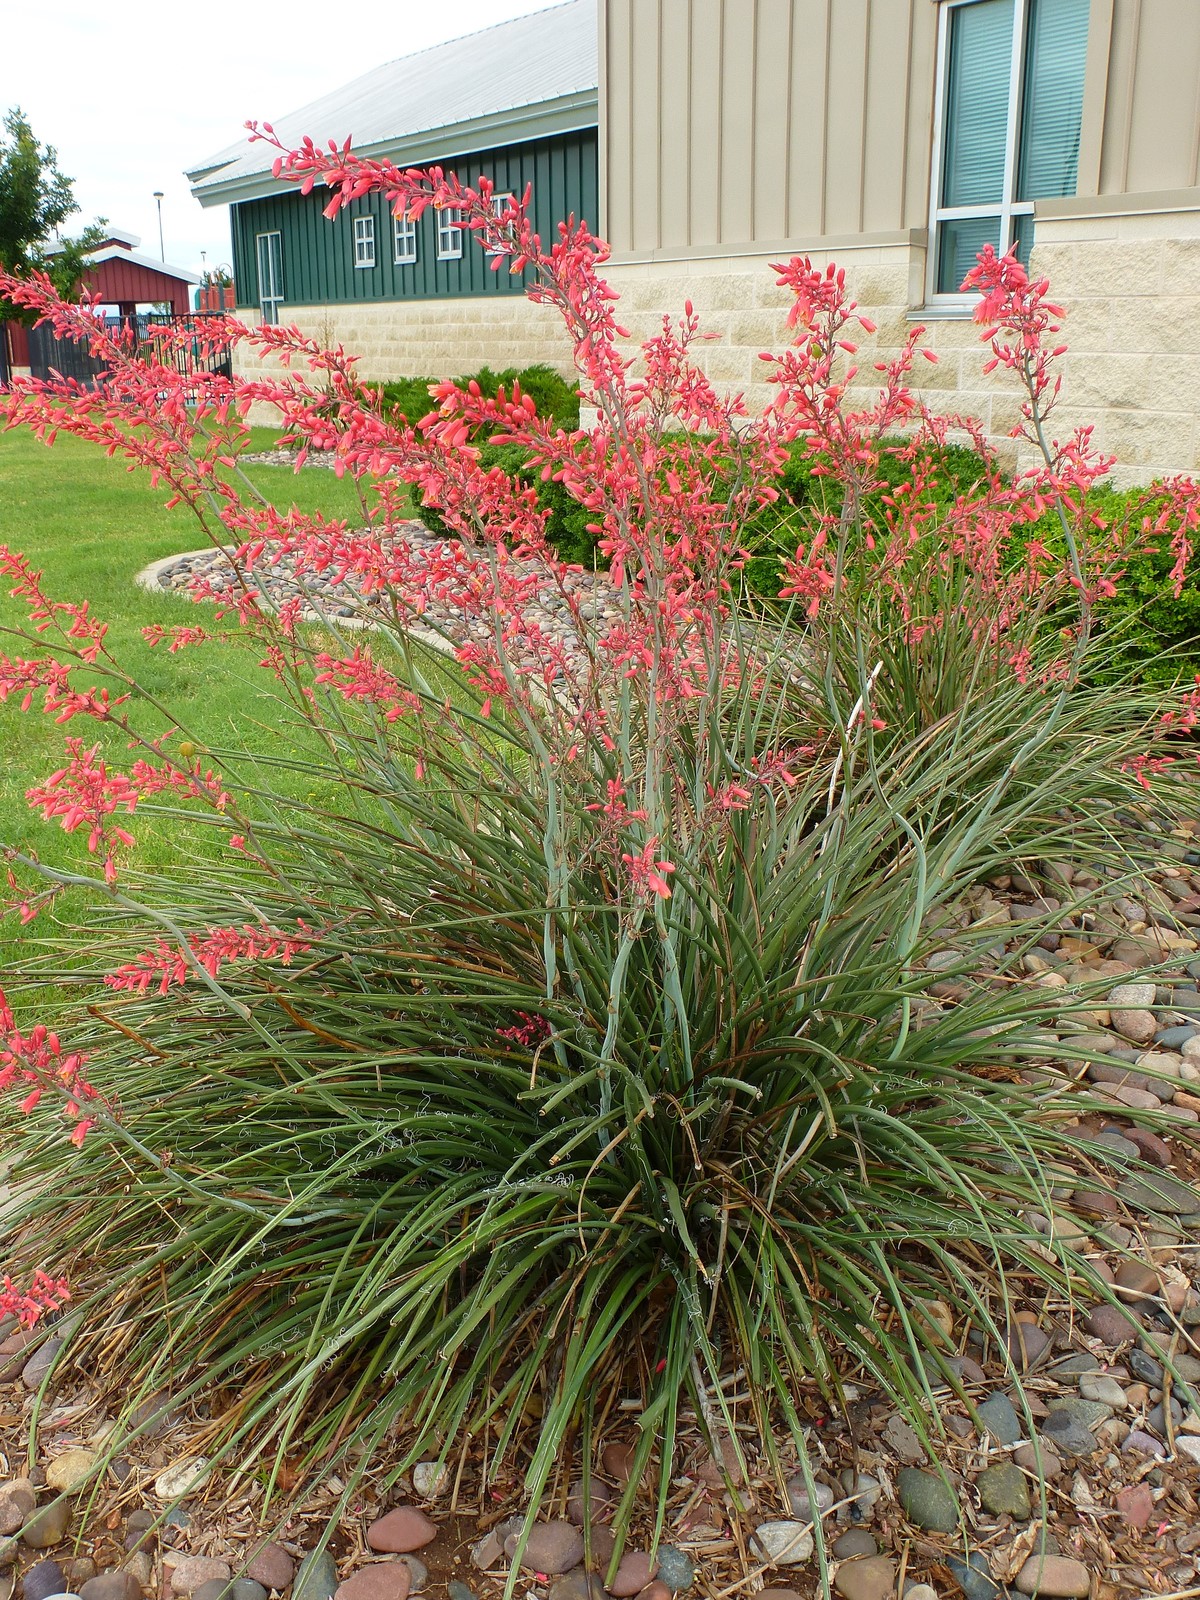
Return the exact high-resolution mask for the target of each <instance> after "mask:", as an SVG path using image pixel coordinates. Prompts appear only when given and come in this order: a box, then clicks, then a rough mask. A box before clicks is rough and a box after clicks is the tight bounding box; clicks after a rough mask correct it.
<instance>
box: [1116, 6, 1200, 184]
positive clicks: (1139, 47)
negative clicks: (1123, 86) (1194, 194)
mask: <svg viewBox="0 0 1200 1600" xmlns="http://www.w3.org/2000/svg"><path fill="white" fill-rule="evenodd" d="M1133 43H1134V50H1133V60H1132V63H1131V65H1132V79H1133V81H1132V93H1131V94H1130V96H1129V101H1130V112H1129V132H1128V139H1129V148H1128V155H1127V159H1126V161H1125V163H1124V167H1125V173H1124V177H1125V183H1124V189H1125V192H1126V193H1128V194H1137V193H1139V192H1142V191H1145V190H1153V189H1183V188H1189V187H1190V186H1191V185H1193V184H1194V183H1195V182H1196V170H1195V164H1194V163H1195V147H1196V143H1195V121H1196V90H1197V82H1198V80H1200V4H1197V0H1152V3H1151V4H1146V3H1144V0H1143V4H1142V5H1141V7H1140V8H1139V12H1138V17H1137V27H1136V32H1135V35H1134V41H1133Z"/></svg>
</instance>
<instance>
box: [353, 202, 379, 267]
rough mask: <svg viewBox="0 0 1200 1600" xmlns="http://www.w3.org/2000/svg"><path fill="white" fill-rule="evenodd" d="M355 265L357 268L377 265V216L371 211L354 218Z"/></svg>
mask: <svg viewBox="0 0 1200 1600" xmlns="http://www.w3.org/2000/svg"><path fill="white" fill-rule="evenodd" d="M354 265H355V267H357V268H364V267H373V266H374V265H375V218H374V217H373V216H371V214H370V213H369V212H368V213H367V214H366V215H365V216H362V217H355V219H354Z"/></svg>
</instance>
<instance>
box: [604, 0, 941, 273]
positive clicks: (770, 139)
mask: <svg viewBox="0 0 1200 1600" xmlns="http://www.w3.org/2000/svg"><path fill="white" fill-rule="evenodd" d="M601 18H602V22H601V26H602V30H603V40H602V51H601V55H602V60H603V63H604V65H603V76H604V81H605V85H606V92H605V95H604V97H603V99H602V105H601V121H602V130H603V134H602V137H603V140H604V152H605V153H604V166H605V170H606V172H607V174H608V178H607V187H608V212H607V224H608V229H609V235H610V238H611V240H612V243H613V246H614V248H615V249H617V250H618V251H639V252H640V251H654V250H658V249H668V250H669V249H677V248H681V247H682V248H702V247H705V246H708V247H713V246H716V247H720V246H723V245H725V246H730V247H733V246H737V245H743V244H746V243H750V242H753V241H764V242H769V241H774V240H782V239H800V238H804V237H806V236H808V237H813V236H817V235H822V234H829V233H842V234H844V233H859V232H863V231H866V232H876V231H880V230H894V229H897V228H900V227H913V226H921V225H923V222H924V213H925V208H926V204H927V198H926V197H927V190H928V177H927V171H926V169H927V166H928V160H929V109H928V108H929V106H930V105H931V103H932V81H933V59H934V42H935V39H936V7H935V6H933V5H932V4H931V3H930V0H604V4H603V6H602V8H601ZM914 105H915V106H916V110H914ZM914 146H915V147H916V148H914Z"/></svg>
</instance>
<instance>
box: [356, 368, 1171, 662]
mask: <svg viewBox="0 0 1200 1600" xmlns="http://www.w3.org/2000/svg"><path fill="white" fill-rule="evenodd" d="M471 378H474V380H475V381H476V382H477V383H478V384H479V386H480V388H481V389H482V390H483V392H484V393H485V394H487V395H494V394H495V393H496V389H497V387H498V386H499V385H500V384H501V383H503V384H504V385H505V386H506V388H507V387H510V386H511V384H512V383H513V380H514V379H515V380H517V381H518V382H519V383H520V385H521V388H522V390H523V391H524V393H526V394H529V395H532V397H533V400H534V403H535V404H536V406H537V408H538V412H539V414H540V415H541V416H547V417H552V418H553V419H554V421H555V422H556V423H558V425H559V426H560V427H563V428H567V429H574V428H577V427H578V426H579V394H578V391H577V390H575V389H574V388H573V387H572V386H571V385H570V384H569V383H567V382H566V380H565V379H564V378H562V377H561V376H560V374H558V373H557V372H555V371H554V370H553V369H552V368H550V367H546V366H534V367H526V368H524V369H523V370H521V371H519V372H518V371H516V370H515V369H512V368H510V369H508V370H506V371H504V372H492V371H491V370H490V369H489V368H487V367H483V368H481V369H480V371H478V372H475V373H471V374H469V375H468V377H465V378H460V379H459V380H458V382H459V383H461V384H465V383H467V382H468V381H470V379H471ZM435 381H436V380H434V379H432V378H405V379H402V380H401V381H399V382H397V383H388V384H384V385H382V387H381V394H382V397H383V401H384V404H385V406H387V407H389V408H390V409H392V410H393V411H396V412H401V413H403V414H404V415H405V416H406V417H408V418H409V419H410V420H411V421H417V420H419V419H420V418H421V417H423V416H424V415H425V414H426V413H427V412H428V411H429V409H430V400H429V386H430V384H431V383H433V382H435ZM894 442H895V443H900V442H901V441H899V440H896V441H894ZM479 449H480V454H481V459H482V464H483V466H484V467H485V468H486V467H492V466H499V467H501V468H502V469H503V470H504V471H505V472H507V473H510V474H511V475H512V476H514V477H515V478H516V479H517V480H518V481H519V482H521V483H523V484H532V485H533V487H534V488H535V489H536V490H537V496H538V503H539V505H540V506H541V507H542V508H543V509H546V510H548V511H549V512H550V516H549V518H548V519H547V523H546V537H547V539H548V540H549V541H550V543H551V544H552V545H554V547H555V548H556V550H557V552H558V554H559V557H560V558H561V559H562V560H564V561H572V562H578V563H580V564H581V565H582V566H585V567H593V566H602V565H603V564H604V563H603V561H602V559H601V558H599V556H598V553H597V550H596V536H595V534H593V533H591V532H590V531H589V529H588V523H589V521H591V520H592V517H591V513H590V512H588V511H585V510H584V508H583V507H582V506H580V505H579V504H578V503H577V502H576V501H575V500H573V499H572V498H571V496H570V495H569V494H568V493H567V491H566V490H565V489H564V488H563V486H562V484H561V483H557V482H554V481H553V480H551V481H550V482H543V481H542V477H541V473H540V471H531V470H529V469H527V468H526V466H525V461H526V454H525V452H524V451H523V450H522V448H521V447H520V446H519V445H511V444H503V445H492V444H487V443H481V444H480V445H479ZM937 464H938V466H939V467H940V469H941V470H940V471H939V472H938V473H937V475H936V484H935V486H934V488H933V491H932V492H933V497H934V499H935V500H937V501H940V502H941V503H942V504H945V505H949V504H951V502H952V501H953V499H954V498H955V497H956V496H957V495H959V494H963V493H966V492H968V491H969V490H970V489H971V488H972V487H973V486H974V485H975V484H977V483H978V482H979V481H980V478H981V477H982V475H983V472H984V466H983V462H982V461H981V460H980V458H979V456H978V455H976V453H975V452H974V451H973V450H970V449H968V448H966V447H965V446H962V445H948V446H947V447H946V448H945V449H944V450H942V451H941V452H939V455H938V463H937ZM880 472H881V475H882V477H883V478H884V480H885V482H884V487H883V488H881V489H879V490H877V491H876V493H875V494H874V495H873V496H872V497H871V499H872V502H873V503H870V504H869V505H868V508H867V510H868V520H869V521H870V522H874V523H875V524H876V525H877V526H878V525H879V524H880V523H881V521H882V513H883V496H884V495H886V494H887V493H889V492H890V491H891V490H892V489H893V488H895V487H896V486H897V485H898V484H900V483H902V482H904V481H905V480H906V479H907V477H908V474H909V468H908V466H907V464H906V463H905V462H902V461H899V460H897V459H896V458H895V457H894V456H891V455H889V454H887V453H886V451H885V453H884V454H883V456H882V459H881V462H880ZM776 487H777V488H778V490H779V499H778V500H777V501H775V502H774V503H773V504H772V505H769V506H763V507H762V508H761V509H760V510H759V511H758V512H757V513H756V514H755V516H754V517H752V518H751V519H750V521H749V522H748V523H747V525H746V527H745V530H744V533H743V537H742V542H743V543H744V544H745V546H746V548H747V550H749V552H750V557H749V559H748V561H747V562H746V566H745V579H746V583H747V586H748V588H749V589H750V590H751V591H752V592H753V593H755V594H757V595H759V596H761V597H763V598H766V599H774V598H775V597H776V596H777V595H778V593H779V586H780V582H781V578H780V569H781V561H782V559H783V558H784V557H785V556H788V555H790V554H792V553H793V552H794V550H795V547H796V542H797V539H798V538H799V537H800V523H801V521H802V520H803V519H804V518H805V516H806V514H809V513H811V512H812V511H814V510H823V511H828V512H831V513H833V514H834V515H836V514H837V512H838V510H839V507H840V487H839V485H838V484H837V483H835V481H834V480H833V479H831V478H827V477H823V476H821V475H819V474H814V472H813V461H812V458H811V457H810V455H809V453H808V451H807V450H806V449H805V447H804V444H803V443H802V442H797V443H796V444H794V445H793V446H792V448H791V451H790V453H789V456H788V459H787V461H786V463H785V464H784V466H783V467H782V468H781V469H780V473H779V477H778V479H777V481H776ZM1144 493H1145V491H1144V490H1139V489H1134V490H1129V491H1125V492H1122V491H1119V490H1115V489H1112V488H1108V487H1105V486H1101V487H1099V488H1097V489H1095V490H1094V491H1093V502H1094V504H1095V505H1096V508H1097V509H1098V510H1099V511H1100V513H1101V515H1102V516H1103V517H1104V518H1105V519H1106V520H1107V521H1109V522H1120V521H1122V520H1123V519H1124V518H1125V517H1126V516H1127V515H1128V512H1129V508H1130V506H1131V505H1132V503H1133V502H1134V501H1135V500H1136V499H1137V498H1138V497H1139V496H1140V495H1142V494H1144ZM418 515H419V516H420V518H421V521H422V522H423V523H424V524H425V526H426V527H427V528H429V529H430V530H431V531H433V532H436V533H445V531H446V525H445V523H444V522H443V520H442V518H441V516H440V515H439V513H438V512H437V511H436V510H435V509H434V508H432V507H429V506H423V507H421V508H419V510H418ZM1029 537H1030V538H1031V539H1033V538H1037V539H1040V540H1041V541H1042V542H1043V543H1044V544H1046V545H1047V547H1049V548H1051V549H1053V548H1056V547H1057V546H1059V545H1060V544H1061V535H1060V532H1059V526H1058V519H1057V517H1056V516H1055V515H1054V513H1053V512H1048V513H1047V514H1046V515H1045V516H1044V517H1043V518H1041V519H1040V521H1038V522H1036V523H1034V524H1033V525H1032V526H1031V528H1030V530H1029ZM1171 565H1172V560H1171V556H1170V554H1169V553H1168V552H1167V551H1166V550H1164V551H1162V552H1155V553H1152V554H1150V555H1145V556H1139V557H1137V558H1136V559H1135V560H1132V561H1130V563H1129V565H1128V568H1127V569H1126V572H1125V575H1124V577H1123V578H1122V580H1121V582H1120V584H1119V586H1118V592H1117V594H1116V596H1115V597H1114V598H1113V599H1110V600H1106V601H1104V602H1103V603H1102V604H1101V606H1100V607H1099V608H1098V616H1099V618H1100V620H1101V622H1102V623H1103V625H1104V627H1105V628H1106V629H1107V630H1109V631H1111V632H1116V633H1119V634H1120V635H1121V644H1120V648H1119V651H1118V654H1117V657H1116V664H1117V667H1118V670H1120V671H1122V672H1127V671H1136V672H1138V673H1140V674H1141V675H1142V676H1144V677H1146V678H1148V679H1151V680H1154V681H1169V680H1171V679H1174V678H1176V677H1177V676H1178V674H1179V671H1180V668H1181V666H1183V667H1194V669H1195V670H1200V554H1198V555H1197V556H1196V557H1194V558H1193V560H1192V563H1191V566H1190V567H1189V569H1188V575H1187V583H1186V585H1185V587H1184V590H1183V593H1182V594H1181V595H1179V597H1178V598H1176V597H1175V596H1174V594H1173V593H1172V592H1171V586H1170V584H1169V583H1168V575H1169V573H1170V570H1171Z"/></svg>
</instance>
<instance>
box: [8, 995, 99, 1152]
mask: <svg viewBox="0 0 1200 1600" xmlns="http://www.w3.org/2000/svg"><path fill="white" fill-rule="evenodd" d="M87 1059H88V1058H87V1056H86V1055H85V1054H84V1053H83V1052H82V1051H78V1050H76V1051H64V1050H63V1048H62V1044H61V1042H60V1040H59V1037H58V1034H57V1033H55V1032H54V1031H53V1029H51V1028H47V1027H46V1026H45V1025H44V1024H43V1023H40V1022H39V1023H37V1024H36V1025H35V1026H34V1027H33V1028H31V1029H30V1030H29V1032H28V1033H23V1032H22V1031H21V1030H20V1029H19V1028H18V1027H17V1026H16V1021H15V1018H14V1017H13V1013H12V1008H11V1006H10V1005H9V1004H8V1000H7V999H6V997H5V994H4V991H3V990H2V989H0V1090H3V1089H8V1088H10V1087H12V1086H13V1085H14V1084H20V1085H30V1086H31V1087H29V1088H28V1089H27V1090H26V1092H25V1094H24V1097H23V1098H22V1100H21V1110H22V1112H23V1113H24V1114H25V1115H26V1116H28V1115H29V1113H30V1112H32V1111H33V1110H34V1109H35V1108H36V1107H37V1105H38V1103H39V1102H40V1100H41V1099H42V1097H43V1095H44V1094H45V1093H46V1092H47V1090H49V1091H51V1092H52V1093H53V1094H54V1095H55V1097H56V1098H59V1099H61V1100H62V1101H63V1111H64V1114H65V1115H66V1116H68V1117H71V1118H73V1119H74V1121H75V1128H74V1130H73V1132H72V1134H71V1141H72V1143H73V1144H76V1145H78V1144H81V1143H82V1142H83V1139H84V1136H85V1135H86V1133H87V1131H88V1129H89V1128H90V1127H91V1126H92V1125H93V1123H94V1118H92V1117H85V1116H84V1113H83V1111H82V1109H81V1105H80V1102H81V1101H84V1100H95V1099H96V1098H97V1096H96V1091H95V1090H94V1089H93V1088H92V1086H91V1084H90V1083H89V1082H88V1081H87V1079H86V1078H85V1077H84V1075H83V1068H84V1063H85V1062H86V1061H87Z"/></svg>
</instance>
